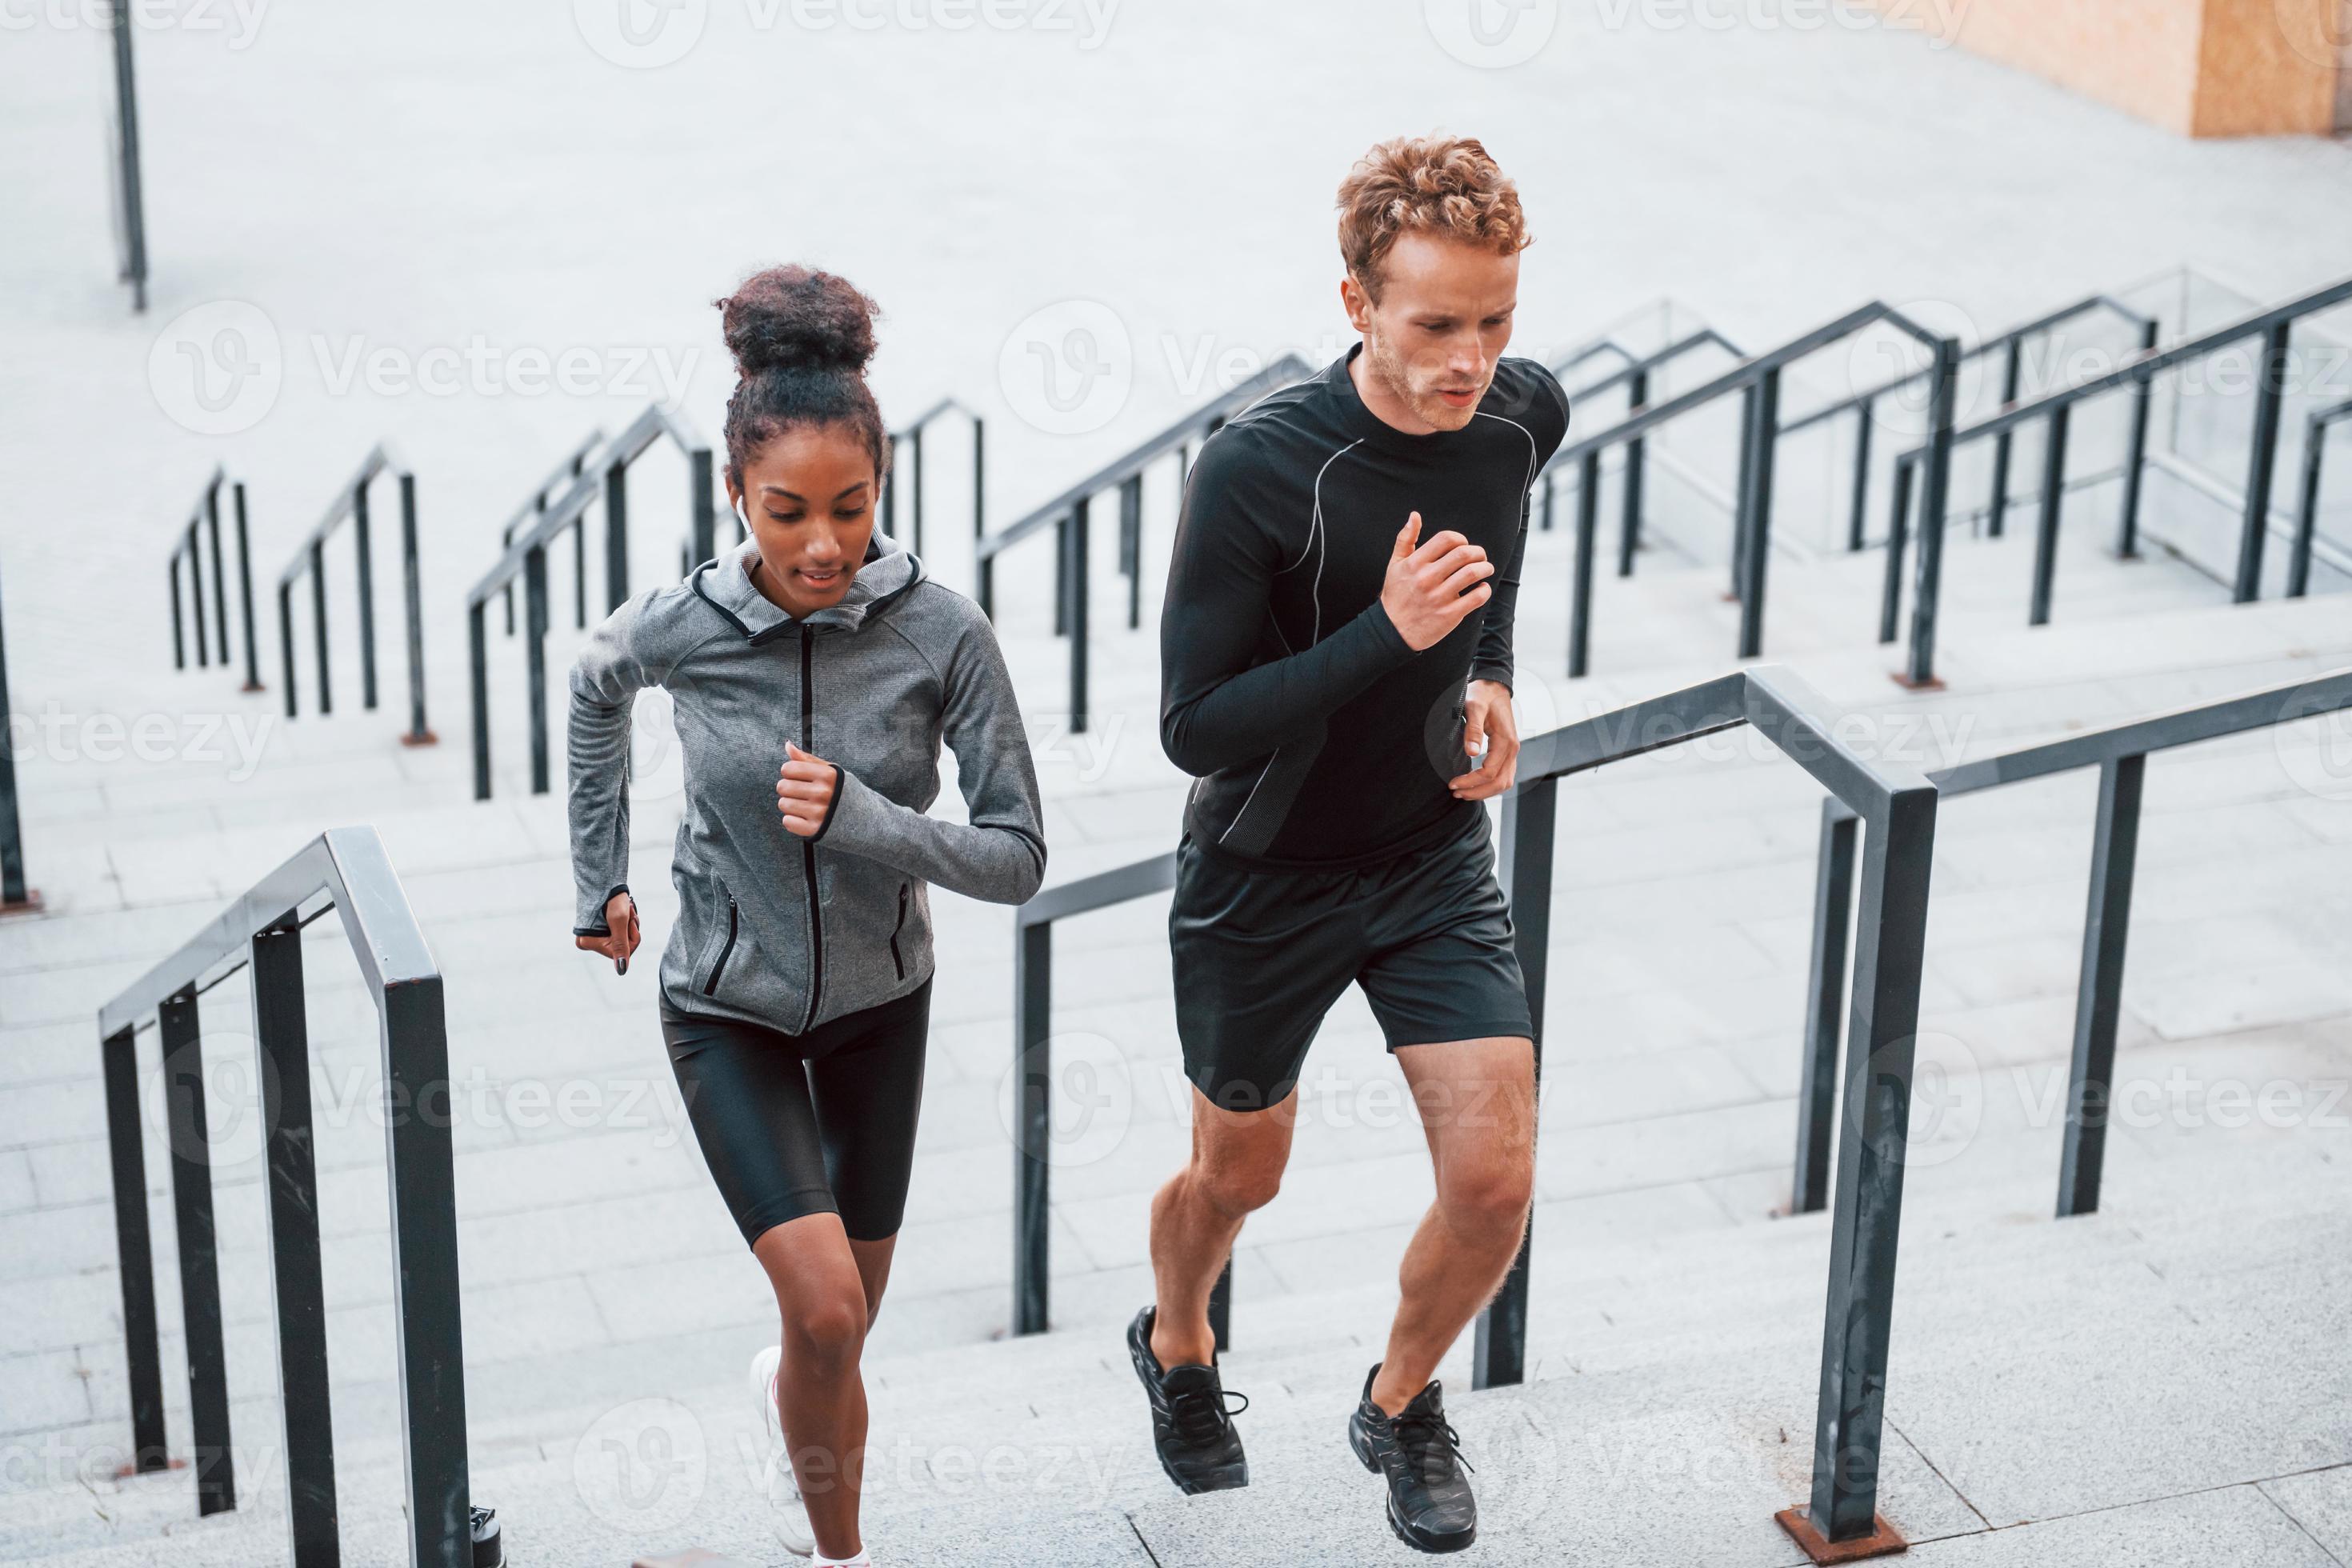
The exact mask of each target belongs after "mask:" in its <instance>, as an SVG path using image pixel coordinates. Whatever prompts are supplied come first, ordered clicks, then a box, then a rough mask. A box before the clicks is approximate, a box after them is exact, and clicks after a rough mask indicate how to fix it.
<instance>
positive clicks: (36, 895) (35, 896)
mask: <svg viewBox="0 0 2352 1568" xmlns="http://www.w3.org/2000/svg"><path fill="white" fill-rule="evenodd" d="M41 909H42V904H41V889H38V888H27V889H25V901H24V902H23V903H21V904H0V915H37V914H39V913H40V912H41Z"/></svg>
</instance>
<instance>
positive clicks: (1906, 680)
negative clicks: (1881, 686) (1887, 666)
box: [1886, 669, 1944, 691]
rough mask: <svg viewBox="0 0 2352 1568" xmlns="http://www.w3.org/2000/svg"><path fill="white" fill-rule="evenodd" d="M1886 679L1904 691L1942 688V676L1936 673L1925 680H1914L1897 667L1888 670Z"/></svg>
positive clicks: (1938, 689) (1939, 689) (1937, 689)
mask: <svg viewBox="0 0 2352 1568" xmlns="http://www.w3.org/2000/svg"><path fill="white" fill-rule="evenodd" d="M1886 679H1889V680H1891V681H1893V682H1895V685H1897V686H1899V687H1901V688H1902V689H1904V690H1906V691H1941V690H1943V689H1944V679H1943V677H1941V676H1938V675H1931V676H1929V677H1928V678H1927V679H1925V680H1914V679H1911V677H1910V676H1909V675H1907V674H1906V673H1905V672H1904V671H1902V670H1899V669H1897V670H1894V671H1892V672H1890V673H1889V674H1888V675H1887V677H1886Z"/></svg>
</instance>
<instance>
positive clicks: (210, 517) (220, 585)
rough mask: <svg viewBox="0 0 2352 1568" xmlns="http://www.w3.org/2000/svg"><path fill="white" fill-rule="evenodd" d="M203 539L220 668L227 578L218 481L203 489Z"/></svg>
mask: <svg viewBox="0 0 2352 1568" xmlns="http://www.w3.org/2000/svg"><path fill="white" fill-rule="evenodd" d="M205 540H206V542H208V543H210V544H211V546H212V552H213V624H214V626H215V629H216V630H217V631H218V632H219V634H220V636H219V639H218V645H217V646H218V647H219V648H220V661H221V667H222V668H227V666H228V577H227V575H226V574H225V573H224V572H223V571H222V570H221V542H220V480H219V479H214V480H213V482H212V483H211V484H209V485H207V486H206V487H205Z"/></svg>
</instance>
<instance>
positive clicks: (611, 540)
mask: <svg viewBox="0 0 2352 1568" xmlns="http://www.w3.org/2000/svg"><path fill="white" fill-rule="evenodd" d="M546 571H547V564H546V563H545V562H544V561H542V562H541V563H540V572H541V577H542V579H543V578H544V575H545V574H546ZM540 585H541V588H542V589H544V588H545V586H546V584H545V582H544V581H543V580H542V581H541V584H540ZM628 602H629V466H628V465H627V464H626V463H614V465H613V466H612V467H611V468H607V469H605V470H604V613H605V614H607V615H610V614H611V613H612V612H614V610H617V609H619V608H620V607H621V606H622V605H625V604H627V603H628ZM546 629H547V626H546V622H545V620H544V619H543V618H542V620H541V624H540V630H541V631H542V632H544V631H545V630H546Z"/></svg>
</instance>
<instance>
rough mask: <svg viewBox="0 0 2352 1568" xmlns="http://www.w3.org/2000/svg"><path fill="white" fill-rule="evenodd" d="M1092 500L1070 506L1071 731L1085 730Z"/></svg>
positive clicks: (1092, 581) (1092, 591)
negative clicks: (1090, 512)
mask: <svg viewBox="0 0 2352 1568" xmlns="http://www.w3.org/2000/svg"><path fill="white" fill-rule="evenodd" d="M1090 504H1091V503H1090V502H1087V501H1083V500H1082V501H1080V502H1078V504H1077V505H1076V506H1075V507H1073V508H1071V509H1070V589H1069V592H1070V733H1072V734H1073V735H1083V734H1085V733H1086V732H1087V622H1088V621H1089V620H1090V619H1091V618H1092V617H1091V611H1092V608H1093V600H1094V574H1093V572H1092V571H1091V570H1090V569H1089V568H1088V564H1087V536H1088V534H1089V533H1091V532H1092V530H1091V529H1090V528H1088V527H1087V509H1088V507H1089V505H1090Z"/></svg>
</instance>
